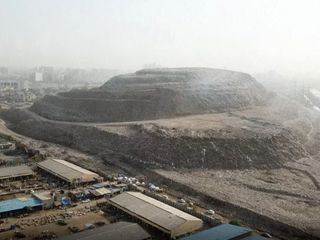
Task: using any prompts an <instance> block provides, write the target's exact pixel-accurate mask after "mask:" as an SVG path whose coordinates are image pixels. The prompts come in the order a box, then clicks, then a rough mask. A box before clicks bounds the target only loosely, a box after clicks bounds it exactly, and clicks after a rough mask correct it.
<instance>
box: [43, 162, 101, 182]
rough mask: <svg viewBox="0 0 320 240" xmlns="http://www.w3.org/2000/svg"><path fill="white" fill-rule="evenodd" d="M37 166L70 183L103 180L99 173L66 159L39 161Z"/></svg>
mask: <svg viewBox="0 0 320 240" xmlns="http://www.w3.org/2000/svg"><path fill="white" fill-rule="evenodd" d="M37 166H38V167H39V168H40V169H42V170H43V171H46V172H48V173H50V174H52V175H54V176H55V177H57V178H59V179H61V180H63V181H65V182H68V183H70V184H83V183H90V182H101V181H102V180H103V178H102V177H101V176H99V175H98V174H96V173H94V172H91V171H89V170H87V169H84V168H82V167H79V166H77V165H75V164H73V163H70V162H67V161H65V160H60V159H49V160H45V161H42V162H39V163H38V164H37Z"/></svg>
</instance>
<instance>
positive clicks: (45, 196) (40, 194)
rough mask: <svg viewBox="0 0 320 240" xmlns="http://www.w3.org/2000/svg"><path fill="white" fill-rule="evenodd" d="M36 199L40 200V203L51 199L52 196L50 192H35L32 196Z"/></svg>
mask: <svg viewBox="0 0 320 240" xmlns="http://www.w3.org/2000/svg"><path fill="white" fill-rule="evenodd" d="M32 195H33V196H34V197H36V198H37V199H40V200H42V201H45V200H50V199H52V195H51V192H50V191H44V192H35V193H33V194H32Z"/></svg>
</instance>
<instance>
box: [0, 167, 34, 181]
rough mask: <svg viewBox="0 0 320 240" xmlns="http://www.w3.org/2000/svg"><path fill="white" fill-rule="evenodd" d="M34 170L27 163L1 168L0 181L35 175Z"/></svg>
mask: <svg viewBox="0 0 320 240" xmlns="http://www.w3.org/2000/svg"><path fill="white" fill-rule="evenodd" d="M33 175H34V172H33V171H32V170H31V168H30V167H28V166H26V165H20V166H15V167H4V168H0V181H4V180H13V179H17V178H21V177H30V176H33Z"/></svg>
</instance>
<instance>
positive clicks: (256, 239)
mask: <svg viewBox="0 0 320 240" xmlns="http://www.w3.org/2000/svg"><path fill="white" fill-rule="evenodd" d="M267 239H270V238H265V237H261V236H251V237H247V238H244V239H243V240H267Z"/></svg>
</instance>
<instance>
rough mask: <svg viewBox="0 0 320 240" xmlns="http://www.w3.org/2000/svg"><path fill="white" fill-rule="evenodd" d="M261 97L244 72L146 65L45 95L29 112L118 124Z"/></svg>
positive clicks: (237, 105) (231, 106)
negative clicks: (97, 82) (85, 86)
mask: <svg viewBox="0 0 320 240" xmlns="http://www.w3.org/2000/svg"><path fill="white" fill-rule="evenodd" d="M266 95H267V93H266V91H265V89H264V87H263V86H262V85H260V84H259V83H258V82H257V81H256V80H255V79H254V78H252V77H251V76H250V75H248V74H245V73H240V72H234V71H228V70H221V69H211V68H163V69H147V70H140V71H137V72H135V73H132V74H125V75H119V76H116V77H113V78H111V79H110V80H109V81H108V82H106V83H105V84H104V85H103V86H101V87H99V88H95V89H91V90H81V91H80V90H78V91H70V92H65V93H60V94H58V95H56V96H46V97H44V98H43V99H41V100H39V101H38V102H36V103H35V104H34V105H33V106H32V107H31V110H32V111H34V112H36V113H38V114H39V115H41V116H43V117H46V118H49V119H54V120H62V121H90V122H118V121H119V122H120V121H121V122H122V121H135V120H148V119H158V118H164V117H175V116H181V115H189V114H201V113H210V112H227V111H231V110H235V109H244V108H248V107H250V106H256V105H262V104H264V102H265V100H266Z"/></svg>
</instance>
